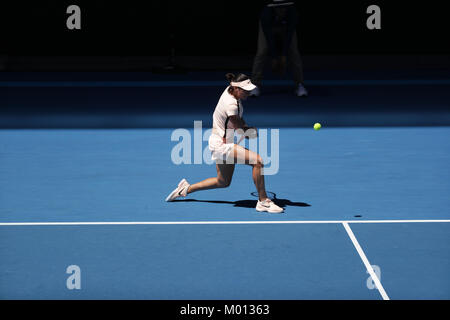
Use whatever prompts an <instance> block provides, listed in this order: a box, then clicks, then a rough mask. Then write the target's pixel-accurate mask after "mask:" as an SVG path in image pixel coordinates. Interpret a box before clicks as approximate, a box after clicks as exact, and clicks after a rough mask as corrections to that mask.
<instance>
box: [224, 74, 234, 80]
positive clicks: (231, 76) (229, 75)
mask: <svg viewBox="0 0 450 320" xmlns="http://www.w3.org/2000/svg"><path fill="white" fill-rule="evenodd" d="M225 78H226V79H227V80H228V82H231V81H234V78H236V76H235V75H234V74H232V73H227V74H226V75H225Z"/></svg>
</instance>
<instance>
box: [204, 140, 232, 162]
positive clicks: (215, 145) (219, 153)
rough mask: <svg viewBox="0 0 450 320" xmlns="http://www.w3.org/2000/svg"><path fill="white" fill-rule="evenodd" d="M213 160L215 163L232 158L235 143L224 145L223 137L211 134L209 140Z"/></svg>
mask: <svg viewBox="0 0 450 320" xmlns="http://www.w3.org/2000/svg"><path fill="white" fill-rule="evenodd" d="M208 143H209V150H210V151H211V159H212V160H214V161H225V160H227V159H228V158H229V157H230V156H232V155H233V154H232V152H233V148H234V143H224V142H223V140H222V137H220V136H218V135H217V134H214V133H213V134H211V136H210V137H209V140H208Z"/></svg>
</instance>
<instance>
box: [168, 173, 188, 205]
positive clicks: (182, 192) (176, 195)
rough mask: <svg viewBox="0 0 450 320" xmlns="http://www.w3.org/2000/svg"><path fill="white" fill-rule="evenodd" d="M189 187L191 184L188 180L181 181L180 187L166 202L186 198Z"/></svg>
mask: <svg viewBox="0 0 450 320" xmlns="http://www.w3.org/2000/svg"><path fill="white" fill-rule="evenodd" d="M189 186H190V184H189V183H188V182H187V181H186V179H183V180H181V181H180V183H178V187H177V188H176V189H175V190H173V191H172V192H171V193H170V194H169V195H168V196H167V198H166V201H167V202H169V201H173V200H175V199H176V198H179V197H186V196H187V190H188V188H189Z"/></svg>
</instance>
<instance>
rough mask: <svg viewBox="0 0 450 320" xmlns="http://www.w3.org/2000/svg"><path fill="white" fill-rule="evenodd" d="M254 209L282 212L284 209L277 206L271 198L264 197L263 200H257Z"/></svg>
mask: <svg viewBox="0 0 450 320" xmlns="http://www.w3.org/2000/svg"><path fill="white" fill-rule="evenodd" d="M256 211H259V212H264V211H266V212H269V213H282V212H283V211H284V209H283V208H281V207H279V206H277V205H276V204H275V203H274V202H273V201H272V200H270V199H266V200H264V201H259V200H258V203H257V204H256Z"/></svg>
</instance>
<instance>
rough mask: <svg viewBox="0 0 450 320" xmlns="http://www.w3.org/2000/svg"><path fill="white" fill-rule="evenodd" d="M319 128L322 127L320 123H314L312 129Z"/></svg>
mask: <svg viewBox="0 0 450 320" xmlns="http://www.w3.org/2000/svg"><path fill="white" fill-rule="evenodd" d="M320 128H322V125H321V124H320V123H318V122H317V123H314V130H319V129H320Z"/></svg>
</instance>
